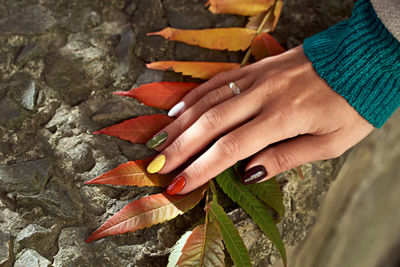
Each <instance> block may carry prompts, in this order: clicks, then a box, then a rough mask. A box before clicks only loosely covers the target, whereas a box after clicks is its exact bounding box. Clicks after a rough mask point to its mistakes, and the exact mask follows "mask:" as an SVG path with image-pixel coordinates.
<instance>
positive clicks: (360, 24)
mask: <svg viewBox="0 0 400 267" xmlns="http://www.w3.org/2000/svg"><path fill="white" fill-rule="evenodd" d="M378 1H382V0H378ZM391 1H392V2H395V1H398V0H386V1H385V2H391ZM397 8H399V7H397ZM396 24H398V22H396V23H394V24H393V25H394V28H393V29H394V30H398V29H397V28H398V25H397V28H396ZM385 26H386V25H384V24H383V23H382V21H381V20H380V18H379V17H378V16H377V14H376V13H375V11H374V9H373V7H372V5H371V3H370V2H369V0H359V1H358V2H357V3H356V5H355V7H354V10H353V14H352V17H351V18H350V19H348V20H346V21H344V22H342V23H339V24H337V25H335V26H333V27H331V28H329V29H328V30H326V31H324V32H321V33H319V34H317V35H314V36H312V37H310V38H308V39H306V40H305V42H304V52H305V54H306V55H307V57H308V58H309V59H310V61H311V62H312V63H313V66H314V68H315V69H316V71H317V72H318V74H319V75H320V76H321V77H322V78H323V79H324V80H325V81H326V82H327V83H328V84H329V85H330V86H331V88H332V89H333V90H334V91H336V92H337V93H339V94H340V95H342V96H343V97H344V98H345V99H346V100H347V102H348V103H349V104H350V105H351V106H353V108H354V109H356V110H357V112H358V113H359V114H360V115H361V116H363V117H364V118H365V119H366V120H367V121H368V122H369V123H371V124H372V125H374V126H375V127H378V128H379V127H381V126H382V125H383V124H384V122H385V121H386V120H387V119H388V118H389V117H390V115H391V114H392V113H393V112H394V111H395V110H396V109H397V107H398V106H399V105H400V43H399V40H398V39H396V38H395V37H394V35H393V34H392V33H391V32H389V31H388V29H387V28H386V27H385Z"/></svg>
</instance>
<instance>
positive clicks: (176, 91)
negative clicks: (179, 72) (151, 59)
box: [114, 82, 200, 109]
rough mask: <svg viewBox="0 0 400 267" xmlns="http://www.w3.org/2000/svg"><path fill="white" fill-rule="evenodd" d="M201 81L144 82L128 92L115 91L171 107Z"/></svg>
mask: <svg viewBox="0 0 400 267" xmlns="http://www.w3.org/2000/svg"><path fill="white" fill-rule="evenodd" d="M198 85H200V84H199V83H185V82H157V83H148V84H144V85H142V86H140V87H138V88H135V89H132V90H130V91H127V92H114V94H116V95H122V96H129V97H133V98H136V99H137V100H139V101H140V102H142V103H144V104H146V105H148V106H151V107H156V108H162V109H170V108H172V107H173V106H174V105H175V104H176V103H178V101H179V100H180V99H181V98H182V97H183V96H184V95H186V94H187V93H188V92H189V91H190V90H192V89H193V88H195V87H196V86H198Z"/></svg>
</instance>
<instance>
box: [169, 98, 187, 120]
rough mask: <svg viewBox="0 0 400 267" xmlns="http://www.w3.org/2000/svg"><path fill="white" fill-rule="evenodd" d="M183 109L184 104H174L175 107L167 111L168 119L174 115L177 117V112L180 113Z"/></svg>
mask: <svg viewBox="0 0 400 267" xmlns="http://www.w3.org/2000/svg"><path fill="white" fill-rule="evenodd" d="M184 107H185V102H183V101H181V102H179V103H178V104H176V105H175V106H173V107H172V108H171V109H170V110H169V111H168V116H170V117H174V116H176V115H178V113H179V112H181V111H182V110H183V108H184Z"/></svg>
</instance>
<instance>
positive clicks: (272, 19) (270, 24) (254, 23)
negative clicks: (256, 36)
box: [246, 0, 283, 32]
mask: <svg viewBox="0 0 400 267" xmlns="http://www.w3.org/2000/svg"><path fill="white" fill-rule="evenodd" d="M282 7H283V1H282V0H277V1H276V4H275V6H274V10H273V13H272V14H271V16H269V18H268V20H267V22H266V23H265V24H264V26H263V27H262V29H261V32H272V31H274V30H275V28H276V25H277V24H278V21H279V17H280V16H281V12H282ZM267 12H269V10H268V11H264V12H262V13H260V14H258V15H255V16H252V17H250V18H249V22H248V23H247V24H246V28H247V29H251V30H257V29H258V27H259V26H260V25H261V22H262V20H263V19H264V17H265V16H266V14H267Z"/></svg>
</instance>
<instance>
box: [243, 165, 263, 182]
mask: <svg viewBox="0 0 400 267" xmlns="http://www.w3.org/2000/svg"><path fill="white" fill-rule="evenodd" d="M267 174H268V173H267V170H265V168H264V166H262V165H257V166H254V167H253V168H250V169H249V170H247V171H246V172H245V173H244V175H243V177H242V184H253V183H256V182H258V181H260V180H261V179H262V178H264V177H265V176H267Z"/></svg>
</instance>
